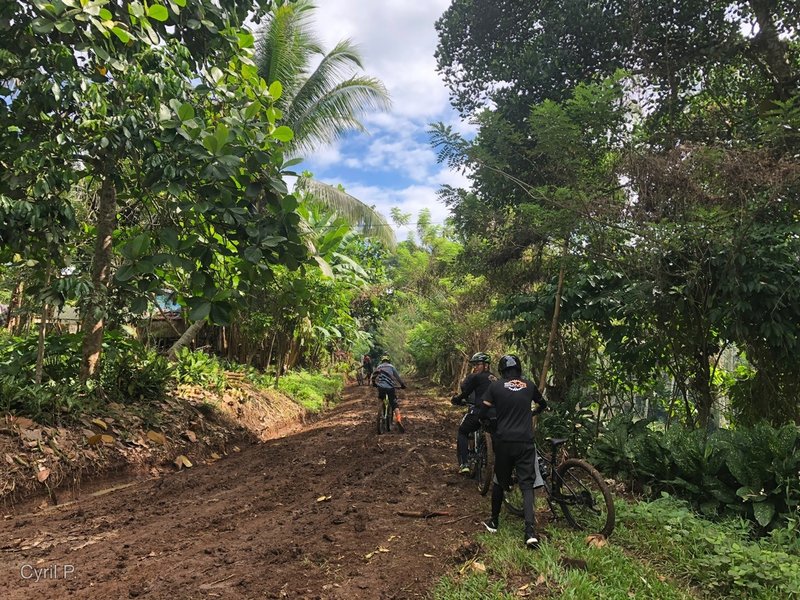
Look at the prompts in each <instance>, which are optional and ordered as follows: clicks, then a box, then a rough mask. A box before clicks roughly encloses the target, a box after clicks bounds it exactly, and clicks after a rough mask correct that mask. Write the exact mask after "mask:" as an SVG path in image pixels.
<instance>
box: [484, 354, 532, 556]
mask: <svg viewBox="0 0 800 600" xmlns="http://www.w3.org/2000/svg"><path fill="white" fill-rule="evenodd" d="M498 371H499V372H500V379H499V380H497V381H495V382H493V383H492V384H491V385H490V386H489V389H487V390H486V393H485V394H484V396H483V398H482V399H483V401H482V402H481V405H480V412H479V413H478V414H479V415H484V414H488V412H489V409H490V408H494V409H495V410H496V411H497V429H496V430H495V433H494V440H493V441H494V484H493V485H492V517H491V518H490V519H489V520H488V521H485V522H484V526H485V527H486V529H488V530H489V531H490V532H491V533H495V532H496V531H497V525H498V523H499V518H500V508H501V507H502V505H503V490H507V489H509V488H510V487H511V471H512V469H514V468H516V471H517V479H518V481H519V487H520V490H521V491H522V498H523V510H524V514H525V545H526V546H527V547H528V548H537V547H538V546H539V538H538V537H537V535H536V521H535V519H534V513H533V507H534V498H533V488H534V487H539V486H541V485H543V484H544V482H543V481H542V480H541V477H540V476H539V469H538V461H537V460H536V447H535V446H534V443H533V415H535V414H538V413H540V412H541V411H542V410H544V409H545V408H546V407H547V403H546V402H545V400H544V398H542V395H541V394H540V393H539V390H538V388H537V387H536V384H535V383H533V382H532V381H529V380H528V379H524V378H523V377H522V364H521V363H520V360H519V358H518V357H517V356H515V355H513V354H506V355H505V356H503V357H502V358H501V359H500V362H499V364H498ZM534 402H535V403H536V404H537V407H536V410H535V411H534V410H532V406H533V403H534Z"/></svg>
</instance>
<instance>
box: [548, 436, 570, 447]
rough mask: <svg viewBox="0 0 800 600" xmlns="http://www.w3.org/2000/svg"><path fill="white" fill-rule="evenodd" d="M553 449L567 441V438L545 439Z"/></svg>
mask: <svg viewBox="0 0 800 600" xmlns="http://www.w3.org/2000/svg"><path fill="white" fill-rule="evenodd" d="M547 439H548V440H550V444H551V445H552V446H553V448H558V447H559V446H560V445H561V444H563V443H564V442H566V441H567V438H547Z"/></svg>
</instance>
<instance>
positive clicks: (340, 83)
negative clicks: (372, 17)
mask: <svg viewBox="0 0 800 600" xmlns="http://www.w3.org/2000/svg"><path fill="white" fill-rule="evenodd" d="M315 8H316V6H314V4H312V3H311V2H310V1H309V0H298V1H297V2H294V3H291V4H286V5H284V6H280V7H277V8H275V9H274V10H273V12H272V14H271V16H270V17H269V19H268V21H267V24H266V25H265V27H264V29H263V31H262V34H261V37H260V40H259V44H258V51H257V56H256V63H257V65H258V70H259V73H260V75H261V76H262V77H263V78H264V79H265V80H266V81H267V83H272V82H273V81H280V83H281V85H282V86H283V94H282V95H281V97H280V99H279V100H278V102H277V108H279V109H280V110H281V112H282V113H283V121H282V122H283V124H284V125H288V126H289V127H291V128H292V131H294V140H293V141H292V145H291V146H290V149H289V153H290V154H292V155H297V154H298V153H300V152H308V151H311V150H314V149H316V148H319V147H320V146H321V145H325V144H330V143H331V142H334V141H336V140H338V139H340V138H341V137H342V136H343V135H344V134H345V133H347V132H349V131H362V132H363V131H366V129H365V128H364V126H363V124H362V123H361V121H359V118H360V116H361V115H362V114H364V113H366V112H368V111H371V110H386V109H388V108H389V106H390V105H391V102H390V100H389V94H388V92H387V91H386V88H385V86H384V85H383V83H382V82H381V81H380V80H378V79H376V78H374V77H369V76H366V75H361V74H359V71H360V70H361V69H363V64H362V61H361V55H360V54H359V52H358V49H357V48H356V46H355V45H354V44H353V42H352V41H351V40H349V39H346V40H342V41H340V42H339V43H337V44H336V45H335V46H334V48H333V50H331V51H330V52H327V53H326V52H325V51H324V50H323V48H322V45H321V44H320V42H319V41H318V40H317V38H316V37H315V35H314V33H313V31H312V30H311V26H310V25H311V16H312V13H313V11H314V9H315ZM316 59H319V64H318V65H317V67H316V68H315V69H313V70H312V69H311V65H312V62H313V61H314V60H316Z"/></svg>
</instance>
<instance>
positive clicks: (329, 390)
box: [278, 371, 344, 412]
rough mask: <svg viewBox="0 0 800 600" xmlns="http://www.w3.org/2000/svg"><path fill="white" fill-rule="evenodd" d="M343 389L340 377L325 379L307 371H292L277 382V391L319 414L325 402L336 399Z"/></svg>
mask: <svg viewBox="0 0 800 600" xmlns="http://www.w3.org/2000/svg"><path fill="white" fill-rule="evenodd" d="M343 387H344V380H343V378H342V376H332V377H326V376H325V375H322V374H319V373H309V372H307V371H293V372H291V373H287V374H286V375H284V376H283V377H281V378H280V379H279V380H278V389H279V390H281V391H282V392H284V393H285V394H286V395H288V396H289V397H291V398H292V400H294V401H295V402H297V403H298V404H300V405H301V406H303V407H304V408H306V409H307V410H310V411H311V412H319V411H320V410H322V408H323V407H324V406H325V404H326V403H327V402H332V401H333V400H335V399H336V398H338V396H339V394H340V393H341V391H342V388H343Z"/></svg>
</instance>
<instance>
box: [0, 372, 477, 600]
mask: <svg viewBox="0 0 800 600" xmlns="http://www.w3.org/2000/svg"><path fill="white" fill-rule="evenodd" d="M404 394H405V400H404V402H403V405H404V414H405V415H407V417H408V423H409V425H408V432H407V433H405V434H398V433H396V432H392V433H390V434H389V435H384V436H380V437H379V436H377V435H376V433H375V428H376V427H375V416H374V415H375V414H376V413H377V407H376V404H375V400H374V399H373V391H372V389H371V388H367V387H363V388H358V387H354V388H349V389H348V390H346V392H345V399H344V401H343V402H342V403H341V404H339V405H338V406H337V407H336V408H335V409H333V410H331V411H330V412H329V413H328V414H326V415H325V416H323V417H322V418H321V419H319V420H318V421H317V422H315V423H314V424H312V425H309V426H308V427H305V428H302V429H300V430H299V431H298V432H296V433H292V434H289V435H287V436H286V437H282V438H280V439H275V440H272V441H270V442H266V443H263V444H258V445H255V446H250V447H247V448H244V449H243V450H242V451H241V452H239V453H231V454H230V455H229V456H228V457H226V458H224V459H223V460H220V461H218V462H216V463H214V464H210V465H205V466H198V467H195V468H193V469H189V470H185V471H182V472H180V473H173V474H169V475H166V476H164V477H163V478H161V479H156V480H146V481H141V482H137V483H135V484H134V485H131V486H130V487H127V488H124V489H120V490H117V491H114V492H111V493H109V494H106V495H103V496H99V497H88V498H86V497H84V499H82V500H80V501H79V502H77V503H75V504H72V505H67V506H64V507H60V508H55V509H51V510H48V511H46V512H44V513H42V514H36V513H33V514H30V513H29V514H21V513H22V511H23V510H25V509H21V510H19V509H18V512H17V514H13V515H6V518H5V519H3V521H2V522H0V590H2V591H0V597H2V598H3V600H14V599H23V598H24V599H28V598H41V599H44V598H59V599H60V598H107V599H111V600H114V599H119V598H148V599H151V598H152V599H156V598H165V599H166V598H168V599H170V600H184V599H194V598H225V599H228V598H230V599H238V598H419V597H425V596H427V595H428V593H429V591H430V589H431V587H432V586H433V585H434V584H435V583H436V581H437V580H438V579H439V577H441V575H443V574H444V573H446V572H447V571H448V570H449V569H451V568H452V567H453V566H454V564H455V563H456V562H459V561H461V560H464V558H465V556H464V554H465V552H464V548H465V546H464V545H465V544H466V543H468V540H469V539H470V538H471V536H472V535H473V534H474V533H475V532H476V531H477V530H478V526H479V518H480V517H481V516H482V515H481V514H479V513H480V508H481V506H484V505H486V506H487V507H488V502H487V501H485V500H481V501H479V496H478V495H477V492H475V491H474V487H473V483H472V482H471V481H468V480H465V479H463V478H461V477H459V476H458V475H457V474H455V473H454V466H455V464H454V463H455V457H454V454H455V450H454V445H455V444H454V434H455V429H456V426H457V419H458V417H459V414H458V413H456V412H455V411H452V410H449V409H448V408H447V407H446V405H445V404H443V403H442V400H441V399H436V398H432V397H428V396H424V395H423V394H422V390H416V391H415V390H414V389H410V390H407V391H406V392H405V393H404ZM28 510H29V509H28ZM398 511H409V512H428V511H442V512H447V513H449V515H446V516H437V517H432V518H428V519H425V518H415V517H404V516H399V515H397V512H398ZM4 512H8V510H7V509H6V511H4ZM37 577H38V578H39V580H38V581H37V580H36V579H37Z"/></svg>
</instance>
